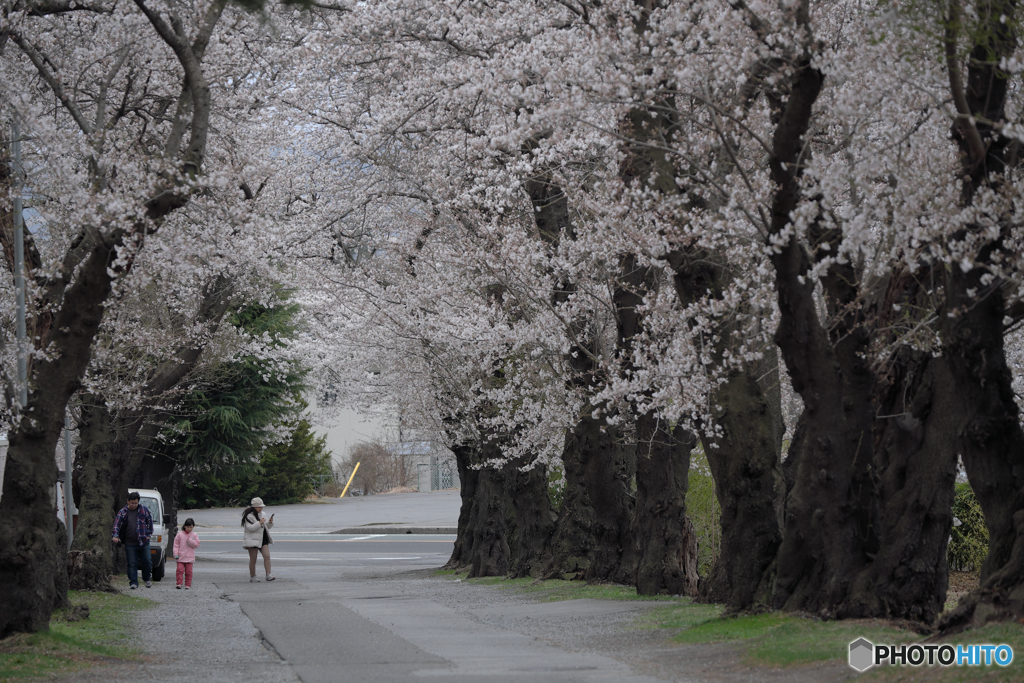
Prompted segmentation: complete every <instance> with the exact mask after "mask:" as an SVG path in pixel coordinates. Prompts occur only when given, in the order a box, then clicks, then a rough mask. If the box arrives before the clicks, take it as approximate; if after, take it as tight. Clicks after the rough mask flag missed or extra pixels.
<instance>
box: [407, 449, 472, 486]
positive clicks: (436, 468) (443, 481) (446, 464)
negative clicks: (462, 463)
mask: <svg viewBox="0 0 1024 683" xmlns="http://www.w3.org/2000/svg"><path fill="white" fill-rule="evenodd" d="M416 481H417V488H418V489H419V490H420V491H441V490H444V489H458V488H462V483H461V482H460V481H459V469H458V467H456V466H455V461H454V460H450V459H448V458H445V459H443V460H438V458H437V457H436V456H431V458H430V462H429V463H420V464H418V465H417V466H416Z"/></svg>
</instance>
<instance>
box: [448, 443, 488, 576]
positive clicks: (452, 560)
mask: <svg viewBox="0 0 1024 683" xmlns="http://www.w3.org/2000/svg"><path fill="white" fill-rule="evenodd" d="M472 448H473V447H472V446H470V445H468V444H457V445H454V446H452V453H454V454H455V467H456V469H458V471H459V484H460V486H461V488H460V489H459V497H460V498H461V499H462V505H461V506H460V507H459V522H458V528H457V530H456V534H455V547H454V548H453V549H452V555H451V557H449V558H448V562H447V563H445V565H444V567H445V569H456V570H459V569H462V568H463V567H464V566H465V565H466V564H467V563H466V561H465V560H464V558H466V557H468V556H469V553H470V551H471V549H472V544H473V535H472V533H470V528H469V519H470V514H471V512H472V510H473V499H474V497H475V496H476V488H477V482H478V481H479V478H480V477H479V475H480V472H479V471H478V470H475V469H473V468H472V467H470V465H471V464H472V454H471V452H470V451H471V449H472Z"/></svg>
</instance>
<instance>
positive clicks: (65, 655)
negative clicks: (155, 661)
mask: <svg viewBox="0 0 1024 683" xmlns="http://www.w3.org/2000/svg"><path fill="white" fill-rule="evenodd" d="M68 597H69V598H70V600H71V604H72V605H88V606H89V616H88V618H85V619H81V620H80V621H68V612H67V611H63V610H62V611H58V612H54V614H53V617H52V618H51V619H50V628H49V630H47V631H42V632H39V633H32V634H25V633H18V634H15V635H12V636H9V637H7V638H4V639H3V640H0V680H2V681H18V680H31V679H46V678H55V677H59V676H66V675H68V674H71V673H73V672H75V671H78V670H80V669H84V668H87V667H89V666H93V665H95V664H100V663H103V662H107V661H111V660H122V659H127V658H129V657H131V656H132V655H135V654H138V650H137V648H134V647H132V645H131V638H130V634H129V625H130V623H131V618H130V617H131V614H132V613H133V612H136V611H138V610H142V609H147V608H149V607H153V606H154V605H155V604H156V603H154V602H153V601H151V600H148V599H146V598H142V597H136V596H133V595H124V594H119V593H94V592H89V591H71V592H70V593H69V594H68Z"/></svg>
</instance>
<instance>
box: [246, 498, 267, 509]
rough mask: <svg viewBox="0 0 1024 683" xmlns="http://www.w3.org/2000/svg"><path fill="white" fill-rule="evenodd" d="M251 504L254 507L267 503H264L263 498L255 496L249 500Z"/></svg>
mask: <svg viewBox="0 0 1024 683" xmlns="http://www.w3.org/2000/svg"><path fill="white" fill-rule="evenodd" d="M249 505H250V506H251V507H254V508H261V507H266V506H265V505H263V499H262V498H253V499H252V500H250V501H249Z"/></svg>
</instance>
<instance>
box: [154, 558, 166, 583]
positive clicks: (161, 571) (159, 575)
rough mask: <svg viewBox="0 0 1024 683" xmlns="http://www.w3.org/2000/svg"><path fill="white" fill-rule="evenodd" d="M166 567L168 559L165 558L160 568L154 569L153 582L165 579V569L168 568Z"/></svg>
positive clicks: (161, 561)
mask: <svg viewBox="0 0 1024 683" xmlns="http://www.w3.org/2000/svg"><path fill="white" fill-rule="evenodd" d="M166 566H167V558H166V557H165V558H164V559H162V560H160V564H159V565H158V566H156V567H153V580H154V581H159V580H160V579H162V578H164V567H166Z"/></svg>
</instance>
